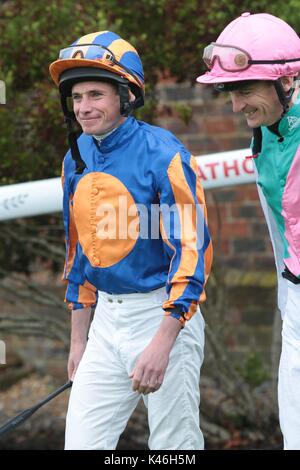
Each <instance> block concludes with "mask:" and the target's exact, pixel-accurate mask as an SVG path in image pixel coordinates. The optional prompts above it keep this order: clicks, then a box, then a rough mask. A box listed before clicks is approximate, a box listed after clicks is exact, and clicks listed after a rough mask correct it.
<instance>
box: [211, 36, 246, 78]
mask: <svg viewBox="0 0 300 470" xmlns="http://www.w3.org/2000/svg"><path fill="white" fill-rule="evenodd" d="M215 60H217V61H218V63H219V65H220V67H221V68H222V69H223V70H225V71H227V72H238V71H239V70H245V69H247V68H248V67H249V66H250V65H251V57H250V55H249V54H248V52H246V51H244V50H243V49H239V48H237V47H234V46H226V45H220V44H217V43H215V42H212V43H211V44H210V45H209V46H207V47H206V48H205V49H204V53H203V61H204V63H205V65H206V66H207V67H208V69H212V67H213V65H214V62H215ZM249 61H250V62H249Z"/></svg>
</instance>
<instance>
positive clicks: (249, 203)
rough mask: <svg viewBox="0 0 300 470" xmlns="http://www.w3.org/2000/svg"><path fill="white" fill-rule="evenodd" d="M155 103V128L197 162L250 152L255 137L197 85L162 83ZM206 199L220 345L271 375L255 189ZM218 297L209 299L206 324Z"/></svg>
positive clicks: (270, 289)
mask: <svg viewBox="0 0 300 470" xmlns="http://www.w3.org/2000/svg"><path fill="white" fill-rule="evenodd" d="M157 98H158V99H159V108H158V114H157V119H156V123H157V124H158V125H161V126H162V127H165V128H167V129H169V130H170V131H172V132H174V133H175V134H176V135H177V137H179V138H180V139H181V140H182V141H183V143H184V144H185V145H186V146H187V148H188V149H189V150H190V151H191V152H192V153H193V154H194V155H200V156H201V155H204V154H208V153H213V152H218V151H220V152H221V151H226V150H235V149H240V148H248V147H249V143H250V139H251V135H252V132H251V130H249V129H248V127H247V125H246V122H245V119H244V117H243V116H242V115H239V114H233V113H232V109H231V103H230V101H229V97H228V96H226V95H223V94H218V93H216V92H214V91H213V90H212V89H211V88H209V87H203V86H201V85H196V86H194V87H191V86H190V85H189V84H174V83H172V82H164V83H161V84H160V85H159V87H158V90H157ZM186 106H188V107H189V108H190V111H191V118H190V120H189V121H188V123H187V124H185V122H184V121H183V120H182V119H181V117H180V115H181V114H182V112H181V111H180V110H182V109H184V107H186ZM205 194H206V202H207V207H208V218H209V228H210V232H211V235H212V239H213V244H214V264H213V271H214V270H216V271H217V272H219V271H218V270H219V268H221V269H222V276H221V278H222V279H224V281H225V283H226V295H225V298H224V301H225V304H224V305H223V313H221V315H224V318H225V321H227V325H229V326H228V330H226V333H225V331H224V335H225V338H224V341H225V345H226V347H227V348H228V351H230V353H233V354H234V356H235V357H236V358H238V359H237V360H241V363H243V360H246V358H247V355H249V354H250V353H251V351H252V352H253V351H254V352H255V353H258V354H260V355H261V356H262V357H263V358H264V360H265V361H266V363H267V364H268V367H269V368H270V367H271V354H270V352H271V344H272V325H273V318H274V312H275V311H276V274H275V267H274V260H273V253H272V247H271V243H270V240H269V235H268V231H267V226H266V223H265V220H264V216H263V213H262V209H261V207H260V202H259V199H258V194H257V190H256V185H255V184H254V183H253V184H247V185H239V186H229V187H226V188H219V189H209V190H206V192H205ZM219 279H220V276H219ZM213 285H214V282H213V281H211V282H210V283H209V286H208V289H212V290H214V287H210V286H213ZM216 290H218V289H216ZM216 290H214V292H211V294H209V292H208V299H207V302H206V312H207V315H205V316H206V321H208V322H209V321H211V320H210V317H211V315H210V314H211V312H212V310H214V305H213V302H212V300H211V299H212V297H214V295H216V294H215V292H216ZM214 321H215V320H214ZM211 326H212V327H213V328H215V327H216V325H215V324H214V323H213V324H212V325H211ZM206 362H207V361H206Z"/></svg>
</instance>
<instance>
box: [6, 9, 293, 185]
mask: <svg viewBox="0 0 300 470" xmlns="http://www.w3.org/2000/svg"><path fill="white" fill-rule="evenodd" d="M243 11H251V12H253V13H257V12H262V11H267V12H270V13H274V14H276V15H278V16H281V17H282V18H284V19H285V20H287V21H288V22H290V24H291V25H292V26H293V27H294V28H295V29H296V30H300V9H299V0H287V1H286V2H284V3H282V2H275V3H274V2H271V1H270V0H259V1H256V0H252V1H249V0H238V1H233V0H230V1H229V0H203V1H200V0H185V1H184V2H183V1H180V0H89V1H88V2H86V1H84V0H79V1H74V0H47V1H46V2H41V1H39V2H37V1H35V0H7V1H2V2H1V4H0V51H1V54H0V79H2V80H5V82H6V88H7V104H6V105H5V106H2V107H1V110H0V155H1V159H0V184H6V183H8V182H14V181H27V180H34V179H39V178H48V177H52V176H56V175H59V174H60V169H61V161H62V158H63V155H64V153H65V151H66V149H67V142H66V133H65V129H64V124H63V117H62V113H61V111H60V105H59V96H58V93H57V90H56V89H55V86H54V85H53V83H52V82H51V80H50V77H49V72H48V67H49V64H50V63H51V62H52V61H54V60H55V59H56V58H57V55H58V51H59V50H60V49H61V48H62V47H65V46H66V45H68V44H70V43H71V42H73V41H74V40H75V39H76V38H77V37H79V36H81V35H83V34H87V33H89V32H93V31H100V30H104V29H110V30H112V31H115V32H117V33H118V34H120V35H121V36H122V37H124V38H125V39H127V40H128V41H130V42H132V44H134V45H135V46H136V47H137V49H138V51H139V53H140V54H141V57H142V60H143V64H144V70H145V77H146V84H147V88H146V91H147V98H148V102H147V105H146V107H145V108H144V109H143V110H140V111H139V113H138V117H139V118H143V119H147V120H150V121H152V120H153V119H154V117H155V104H156V102H155V97H154V90H155V85H156V83H157V81H158V80H159V79H160V78H163V77H164V76H170V75H171V76H173V77H175V78H176V79H177V80H178V81H183V80H188V81H190V82H191V83H194V82H195V77H196V76H197V75H198V74H199V73H201V72H203V70H204V67H203V65H202V60H201V57H202V51H203V48H204V46H205V45H206V44H207V43H209V42H211V41H212V40H215V39H216V38H217V36H218V35H219V33H220V32H221V30H222V29H223V28H224V26H225V25H226V24H227V23H228V22H229V21H231V20H232V19H233V18H234V17H237V16H238V15H239V14H241V13H242V12H243ZM149 98H150V99H149ZM183 119H184V120H188V119H189V116H188V113H186V112H183Z"/></svg>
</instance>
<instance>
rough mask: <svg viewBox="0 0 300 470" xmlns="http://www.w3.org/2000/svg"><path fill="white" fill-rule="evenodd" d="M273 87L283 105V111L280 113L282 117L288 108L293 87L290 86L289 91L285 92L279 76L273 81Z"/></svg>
mask: <svg viewBox="0 0 300 470" xmlns="http://www.w3.org/2000/svg"><path fill="white" fill-rule="evenodd" d="M274 87H275V90H276V93H277V96H278V99H279V101H280V103H281V105H282V107H283V112H282V115H281V117H283V116H284V115H285V114H286V113H287V112H288V110H289V105H290V102H291V99H292V96H293V93H294V90H295V88H294V87H293V86H292V87H291V89H290V91H288V92H286V91H285V90H284V88H283V85H282V82H281V79H280V78H278V79H277V80H276V81H275V82H274Z"/></svg>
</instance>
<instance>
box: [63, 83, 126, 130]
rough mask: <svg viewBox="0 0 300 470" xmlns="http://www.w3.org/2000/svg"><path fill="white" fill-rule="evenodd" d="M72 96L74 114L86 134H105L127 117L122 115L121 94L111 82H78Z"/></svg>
mask: <svg viewBox="0 0 300 470" xmlns="http://www.w3.org/2000/svg"><path fill="white" fill-rule="evenodd" d="M72 98H73V110H74V114H75V116H76V119H77V121H78V122H79V124H80V125H81V127H82V130H83V132H84V133H85V134H89V135H101V134H105V133H106V132H109V131H110V130H111V129H113V128H114V127H117V126H119V125H120V124H121V123H122V122H123V121H124V119H125V118H123V117H122V116H121V115H120V98H119V95H118V94H117V91H116V88H115V87H114V86H113V85H111V84H110V83H105V82H97V81H90V82H82V83H77V84H76V85H74V86H73V88H72Z"/></svg>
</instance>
